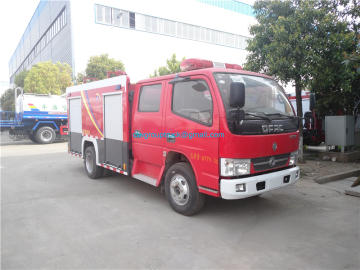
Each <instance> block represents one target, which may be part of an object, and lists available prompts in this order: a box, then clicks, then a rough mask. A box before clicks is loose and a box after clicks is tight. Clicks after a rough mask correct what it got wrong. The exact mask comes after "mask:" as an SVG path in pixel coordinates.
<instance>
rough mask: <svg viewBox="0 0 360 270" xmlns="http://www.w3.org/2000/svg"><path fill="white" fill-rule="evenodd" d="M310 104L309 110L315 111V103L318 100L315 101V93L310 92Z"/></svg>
mask: <svg viewBox="0 0 360 270" xmlns="http://www.w3.org/2000/svg"><path fill="white" fill-rule="evenodd" d="M309 101H310V104H309V110H310V111H313V110H314V109H315V105H316V102H315V95H314V94H312V93H311V94H310V99H309Z"/></svg>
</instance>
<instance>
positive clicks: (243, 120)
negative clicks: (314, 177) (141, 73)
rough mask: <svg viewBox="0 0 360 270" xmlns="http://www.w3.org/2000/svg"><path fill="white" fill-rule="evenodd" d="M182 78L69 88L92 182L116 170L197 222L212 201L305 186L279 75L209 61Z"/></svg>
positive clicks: (185, 65)
mask: <svg viewBox="0 0 360 270" xmlns="http://www.w3.org/2000/svg"><path fill="white" fill-rule="evenodd" d="M181 70H182V72H181V73H179V74H176V75H175V74H173V75H167V76H161V77H157V78H150V79H145V80H141V81H139V82H138V83H136V84H130V78H129V77H128V76H127V75H122V76H118V77H114V78H109V79H105V80H101V81H95V82H92V83H88V84H83V85H78V86H73V87H69V88H68V89H67V91H66V92H67V99H68V121H69V145H68V152H69V154H71V155H75V156H77V157H80V158H83V159H84V167H85V171H86V173H87V175H88V176H89V177H90V178H99V177H102V176H106V175H108V174H109V172H111V171H115V172H117V173H120V174H124V175H129V176H131V177H133V178H135V179H138V180H141V181H143V182H146V183H148V184H150V185H153V186H156V187H157V186H161V190H162V191H163V190H164V191H165V194H166V197H167V199H168V201H169V204H170V206H171V207H172V209H173V210H174V211H176V212H178V213H180V214H183V215H189V216H190V215H193V214H195V213H197V212H199V211H200V210H201V208H202V207H203V205H204V202H205V195H210V196H214V197H219V198H223V199H228V200H233V199H242V198H246V197H251V196H258V195H261V194H262V193H264V192H267V191H270V190H274V189H277V188H281V187H284V186H287V185H290V184H293V183H295V182H296V181H297V180H298V179H299V173H300V172H299V167H298V166H296V163H297V155H298V152H297V150H298V148H299V132H298V125H299V123H298V119H297V117H296V116H295V114H294V110H293V107H292V105H291V103H290V102H289V100H288V98H287V96H286V94H285V93H284V92H283V91H282V89H281V87H280V86H279V85H278V84H277V83H276V82H275V81H274V80H273V79H272V78H271V77H268V76H265V75H262V74H257V73H253V72H248V71H245V70H243V69H242V68H241V67H240V66H238V65H234V64H225V63H217V62H212V61H207V60H201V59H187V60H184V61H183V62H182V63H181Z"/></svg>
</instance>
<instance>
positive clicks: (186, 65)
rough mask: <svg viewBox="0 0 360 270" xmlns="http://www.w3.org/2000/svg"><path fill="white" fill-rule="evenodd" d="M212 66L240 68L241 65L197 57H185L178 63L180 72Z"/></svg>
mask: <svg viewBox="0 0 360 270" xmlns="http://www.w3.org/2000/svg"><path fill="white" fill-rule="evenodd" d="M212 67H217V68H229V69H238V70H242V67H241V66H239V65H237V64H227V63H225V64H224V63H219V62H212V61H209V60H204V59H199V58H190V59H185V60H183V61H182V62H181V64H180V70H181V71H182V72H184V71H190V70H196V69H204V68H212Z"/></svg>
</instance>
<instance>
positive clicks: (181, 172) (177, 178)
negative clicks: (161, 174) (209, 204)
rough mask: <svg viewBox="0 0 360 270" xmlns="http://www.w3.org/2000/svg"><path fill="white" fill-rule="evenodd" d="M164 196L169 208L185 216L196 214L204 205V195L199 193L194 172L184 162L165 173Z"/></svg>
mask: <svg viewBox="0 0 360 270" xmlns="http://www.w3.org/2000/svg"><path fill="white" fill-rule="evenodd" d="M165 194H166V198H167V199H168V202H169V204H170V206H171V208H172V209H173V210H174V211H175V212H177V213H179V214H182V215H185V216H191V215H194V214H196V213H197V212H199V211H200V210H201V209H202V207H203V206H204V203H205V194H203V193H200V192H199V189H198V187H197V184H196V179H195V175H194V172H193V170H192V168H191V166H190V164H188V163H185V162H181V163H177V164H174V165H172V166H171V167H170V168H169V170H168V171H167V173H166V176H165Z"/></svg>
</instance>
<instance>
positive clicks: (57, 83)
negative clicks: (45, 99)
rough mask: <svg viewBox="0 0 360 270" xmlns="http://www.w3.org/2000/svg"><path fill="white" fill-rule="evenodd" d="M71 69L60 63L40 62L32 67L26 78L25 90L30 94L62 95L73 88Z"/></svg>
mask: <svg viewBox="0 0 360 270" xmlns="http://www.w3.org/2000/svg"><path fill="white" fill-rule="evenodd" d="M71 74H72V69H71V67H70V66H69V65H68V64H66V63H63V64H61V63H60V62H56V63H52V61H51V60H50V61H48V62H39V63H37V64H36V65H35V66H32V67H31V69H30V71H29V73H28V75H27V76H26V78H25V84H24V88H25V90H26V92H28V93H36V94H48V93H50V94H53V95H61V94H63V93H65V90H66V88H67V87H69V86H72V85H73V83H72V78H71Z"/></svg>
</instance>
